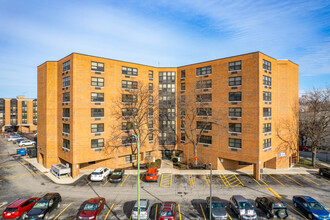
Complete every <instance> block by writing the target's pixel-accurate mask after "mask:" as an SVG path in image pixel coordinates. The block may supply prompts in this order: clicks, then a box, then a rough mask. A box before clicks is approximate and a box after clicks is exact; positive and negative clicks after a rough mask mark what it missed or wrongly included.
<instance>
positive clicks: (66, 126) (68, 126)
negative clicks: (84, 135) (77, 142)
mask: <svg viewBox="0 0 330 220" xmlns="http://www.w3.org/2000/svg"><path fill="white" fill-rule="evenodd" d="M63 132H64V133H68V134H70V124H63Z"/></svg>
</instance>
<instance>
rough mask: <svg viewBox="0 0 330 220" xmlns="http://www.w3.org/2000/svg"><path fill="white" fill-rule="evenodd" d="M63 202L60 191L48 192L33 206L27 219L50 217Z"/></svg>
mask: <svg viewBox="0 0 330 220" xmlns="http://www.w3.org/2000/svg"><path fill="white" fill-rule="evenodd" d="M61 202H62V198H61V196H60V194H59V193H47V194H46V195H44V197H42V198H41V199H40V200H39V201H38V202H37V203H36V204H35V205H34V206H33V208H32V209H31V210H30V211H29V212H28V214H27V215H26V217H25V219H49V216H50V212H52V211H53V210H54V209H58V208H60V206H61Z"/></svg>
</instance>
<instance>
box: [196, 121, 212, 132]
mask: <svg viewBox="0 0 330 220" xmlns="http://www.w3.org/2000/svg"><path fill="white" fill-rule="evenodd" d="M196 128H197V129H201V130H207V131H210V130H212V122H205V121H196Z"/></svg>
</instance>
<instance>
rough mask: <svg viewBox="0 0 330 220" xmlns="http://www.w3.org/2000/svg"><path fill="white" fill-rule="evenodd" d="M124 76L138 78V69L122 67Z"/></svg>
mask: <svg viewBox="0 0 330 220" xmlns="http://www.w3.org/2000/svg"><path fill="white" fill-rule="evenodd" d="M122 74H123V75H128V76H137V75H138V69H137V68H132V67H126V66H123V67H122Z"/></svg>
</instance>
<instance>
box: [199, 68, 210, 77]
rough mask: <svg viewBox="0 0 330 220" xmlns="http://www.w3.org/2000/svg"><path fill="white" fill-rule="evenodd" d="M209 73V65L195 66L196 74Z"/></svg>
mask: <svg viewBox="0 0 330 220" xmlns="http://www.w3.org/2000/svg"><path fill="white" fill-rule="evenodd" d="M210 74H212V67H211V66H205V67H200V68H196V76H202V75H210Z"/></svg>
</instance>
